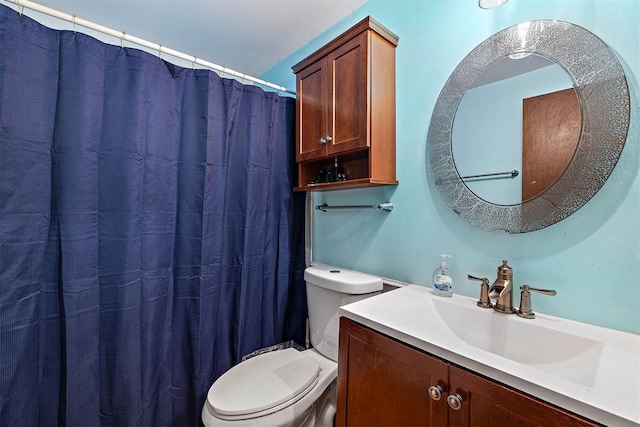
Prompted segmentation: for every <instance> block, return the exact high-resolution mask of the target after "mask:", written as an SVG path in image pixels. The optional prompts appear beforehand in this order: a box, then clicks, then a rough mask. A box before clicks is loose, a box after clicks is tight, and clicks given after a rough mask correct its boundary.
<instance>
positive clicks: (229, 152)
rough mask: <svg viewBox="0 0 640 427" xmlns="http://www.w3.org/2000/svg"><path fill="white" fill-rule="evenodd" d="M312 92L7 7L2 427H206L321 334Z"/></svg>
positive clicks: (1, 66) (1, 120)
mask: <svg viewBox="0 0 640 427" xmlns="http://www.w3.org/2000/svg"><path fill="white" fill-rule="evenodd" d="M222 42H223V41H222ZM294 108H295V101H294V100H293V99H291V98H288V97H283V96H279V95H278V94H274V93H265V92H264V91H263V90H262V89H260V88H258V87H254V86H246V85H242V84H241V83H239V82H237V81H235V80H229V79H222V78H220V77H219V76H218V75H217V74H215V73H213V72H211V71H207V70H194V69H188V68H181V67H178V66H175V65H172V64H170V63H168V62H165V61H163V60H162V59H160V58H158V57H157V56H154V55H152V54H149V53H146V52H143V51H140V50H137V49H132V48H122V47H120V46H115V45H109V44H105V43H102V42H100V41H97V40H96V39H94V38H92V37H90V36H87V35H84V34H81V33H74V32H71V31H57V30H52V29H50V28H47V27H44V26H42V25H41V24H39V23H37V22H36V21H33V20H32V19H30V18H28V17H26V16H21V15H19V14H18V13H17V12H15V11H14V10H12V9H10V8H7V7H5V6H0V425H2V426H55V425H67V426H81V427H88V426H111V425H118V426H183V425H184V426H189V425H191V426H196V425H198V423H199V418H200V411H201V409H202V405H203V403H204V400H205V398H206V392H207V390H208V388H209V386H210V385H211V383H212V382H213V381H214V380H215V379H216V378H217V377H218V376H220V375H221V374H222V373H223V372H224V371H225V370H227V369H228V368H230V367H231V366H232V365H233V364H235V363H237V362H239V361H240V358H241V357H242V356H243V355H245V354H247V353H250V352H251V351H253V350H255V349H258V348H261V347H264V346H267V345H272V344H275V343H277V342H282V341H286V340H290V339H293V340H296V341H298V342H301V340H303V339H304V319H305V317H306V303H305V294H304V292H305V291H304V282H303V280H302V272H303V269H304V254H303V251H304V244H303V241H302V239H303V228H304V220H303V209H304V200H303V198H301V197H300V196H294V194H293V193H292V191H291V188H292V187H293V183H294V170H293V165H294V154H293V148H294V144H293V126H294V125H293V124H294Z"/></svg>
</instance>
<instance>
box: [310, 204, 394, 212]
mask: <svg viewBox="0 0 640 427" xmlns="http://www.w3.org/2000/svg"><path fill="white" fill-rule="evenodd" d="M316 209H317V210H319V211H322V212H326V211H328V210H329V209H380V210H383V211H387V212H391V211H392V210H393V203H391V202H385V203H380V204H377V205H346V206H329V205H327V204H326V203H325V204H322V205H318V206H316Z"/></svg>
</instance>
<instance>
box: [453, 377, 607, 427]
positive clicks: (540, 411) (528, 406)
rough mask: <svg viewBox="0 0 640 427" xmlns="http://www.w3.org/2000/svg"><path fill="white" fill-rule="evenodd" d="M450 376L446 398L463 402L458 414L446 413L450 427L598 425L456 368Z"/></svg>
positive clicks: (565, 426) (457, 411)
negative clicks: (453, 396)
mask: <svg viewBox="0 0 640 427" xmlns="http://www.w3.org/2000/svg"><path fill="white" fill-rule="evenodd" d="M449 375H450V376H449V381H450V384H451V390H450V391H449V394H458V395H460V397H461V398H462V405H461V408H460V409H459V410H454V409H450V410H449V425H450V426H456V427H458V426H459V427H462V426H519V427H561V426H562V427H569V426H573V427H576V426H597V425H598V424H594V423H591V422H589V421H587V420H585V419H583V418H580V417H578V416H577V415H573V414H571V413H568V412H566V411H564V410H562V409H559V408H556V407H554V406H552V405H550V404H548V403H546V402H543V401H540V400H537V399H535V398H533V397H530V396H527V395H526V394H523V393H520V392H518V391H516V390H513V389H510V388H507V387H506V386H503V385H501V384H498V383H495V382H493V381H490V380H487V379H485V378H483V377H480V376H478V375H476V374H473V373H471V372H468V371H465V370H463V369H459V368H457V367H455V366H451V367H450V370H449Z"/></svg>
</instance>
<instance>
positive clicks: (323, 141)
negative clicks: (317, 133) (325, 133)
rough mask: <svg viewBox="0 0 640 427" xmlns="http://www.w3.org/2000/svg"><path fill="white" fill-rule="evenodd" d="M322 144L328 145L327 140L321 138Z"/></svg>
mask: <svg viewBox="0 0 640 427" xmlns="http://www.w3.org/2000/svg"><path fill="white" fill-rule="evenodd" d="M318 142H320V144H326V143H327V139H326V138H320V141H318Z"/></svg>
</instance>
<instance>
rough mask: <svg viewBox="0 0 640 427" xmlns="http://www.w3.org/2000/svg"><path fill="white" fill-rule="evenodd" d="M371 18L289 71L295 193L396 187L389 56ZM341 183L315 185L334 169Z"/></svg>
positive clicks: (385, 37) (388, 42) (393, 41)
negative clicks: (340, 174)
mask: <svg viewBox="0 0 640 427" xmlns="http://www.w3.org/2000/svg"><path fill="white" fill-rule="evenodd" d="M397 44H398V37H397V36H396V35H394V34H393V33H391V32H390V31H389V30H387V29H386V28H384V27H383V26H382V25H380V24H379V23H377V22H376V21H375V20H373V19H372V18H370V17H367V18H365V19H364V20H362V21H360V22H359V23H358V24H356V25H355V26H353V27H352V28H351V29H349V30H347V31H346V32H345V33H343V34H342V35H340V36H339V37H337V38H336V39H334V40H333V41H331V42H330V43H328V44H327V45H325V46H324V47H322V48H320V49H319V50H318V51H316V52H315V53H313V54H312V55H310V56H309V57H307V58H306V59H304V60H303V61H301V62H300V63H298V64H296V65H295V66H293V72H294V73H295V74H296V94H297V98H296V147H297V150H296V162H297V164H298V186H297V187H296V188H295V189H294V190H296V191H310V190H313V191H323V190H332V189H343V188H355V187H366V186H372V185H395V184H397V183H398V181H396V165H395V162H396V144H395V137H396V121H395V105H396V99H395V48H396V46H397ZM336 158H337V160H338V163H339V164H340V165H341V166H342V167H343V169H344V170H345V173H346V175H347V181H340V182H334V183H322V184H315V183H314V182H315V181H316V176H317V174H318V172H319V171H320V170H321V169H324V170H325V171H328V170H330V169H331V168H332V167H333V165H334V161H335V160H336Z"/></svg>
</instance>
